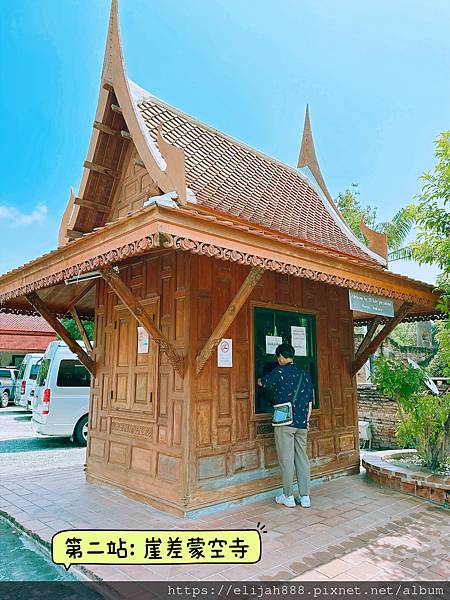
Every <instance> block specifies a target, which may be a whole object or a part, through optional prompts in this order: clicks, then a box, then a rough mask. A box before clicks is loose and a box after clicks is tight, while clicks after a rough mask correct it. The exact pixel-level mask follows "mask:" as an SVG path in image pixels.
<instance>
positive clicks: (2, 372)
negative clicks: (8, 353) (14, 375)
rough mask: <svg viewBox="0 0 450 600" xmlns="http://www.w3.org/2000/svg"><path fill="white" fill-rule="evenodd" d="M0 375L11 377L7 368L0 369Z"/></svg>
mask: <svg viewBox="0 0 450 600" xmlns="http://www.w3.org/2000/svg"><path fill="white" fill-rule="evenodd" d="M0 377H9V378H11V371H10V370H9V369H0Z"/></svg>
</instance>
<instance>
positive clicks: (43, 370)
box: [36, 358, 50, 385]
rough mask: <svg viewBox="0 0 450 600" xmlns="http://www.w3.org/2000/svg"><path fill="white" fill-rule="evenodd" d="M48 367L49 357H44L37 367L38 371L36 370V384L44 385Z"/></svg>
mask: <svg viewBox="0 0 450 600" xmlns="http://www.w3.org/2000/svg"><path fill="white" fill-rule="evenodd" d="M49 367H50V359H49V358H45V359H44V360H43V361H42V362H41V366H40V367H39V371H38V374H37V379H36V384H37V385H45V382H46V381H47V375H48V368H49Z"/></svg>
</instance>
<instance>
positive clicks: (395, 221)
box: [336, 183, 412, 258]
mask: <svg viewBox="0 0 450 600" xmlns="http://www.w3.org/2000/svg"><path fill="white" fill-rule="evenodd" d="M359 195H360V192H359V190H358V184H357V183H352V185H351V187H350V188H349V189H347V190H345V192H343V193H342V192H341V193H340V194H339V195H338V197H337V198H336V204H337V207H338V208H339V210H340V212H341V213H342V216H343V217H344V219H345V220H346V222H347V224H348V226H349V227H350V229H351V230H352V231H353V232H354V233H355V235H356V236H357V237H358V238H359V239H360V240H361V241H362V242H364V243H367V240H366V239H365V236H364V234H363V233H362V231H361V226H360V222H361V217H364V222H365V224H366V225H367V227H370V229H373V230H374V231H378V232H379V233H384V234H386V236H387V242H388V249H389V251H390V255H391V253H393V252H394V251H397V250H398V249H399V248H401V247H402V245H403V244H404V242H405V239H406V237H407V236H408V234H409V232H410V231H411V227H412V216H411V214H410V212H409V210H408V209H406V208H401V209H400V210H399V211H398V212H397V213H396V214H395V215H394V216H393V217H392V219H391V220H390V221H381V222H377V209H376V208H375V207H373V206H370V205H368V206H363V205H362V204H361V201H360V199H359ZM390 255H389V258H390Z"/></svg>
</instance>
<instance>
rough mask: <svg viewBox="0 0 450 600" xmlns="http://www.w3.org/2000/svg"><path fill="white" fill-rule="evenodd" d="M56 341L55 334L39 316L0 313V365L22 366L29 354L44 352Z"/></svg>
mask: <svg viewBox="0 0 450 600" xmlns="http://www.w3.org/2000/svg"><path fill="white" fill-rule="evenodd" d="M54 339H55V332H54V331H53V329H52V328H51V327H50V325H48V323H47V322H46V321H45V320H44V319H43V318H42V317H40V316H37V315H16V314H11V313H4V312H0V364H1V366H10V365H11V366H12V365H16V366H17V365H18V364H20V362H21V360H22V358H23V356H25V354H27V353H28V352H40V351H44V350H45V349H46V348H47V346H48V344H49V343H50V342H51V341H52V340H54Z"/></svg>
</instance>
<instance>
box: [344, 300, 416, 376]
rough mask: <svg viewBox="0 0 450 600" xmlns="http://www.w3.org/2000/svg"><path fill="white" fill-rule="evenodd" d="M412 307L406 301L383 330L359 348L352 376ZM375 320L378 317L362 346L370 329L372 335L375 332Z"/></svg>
mask: <svg viewBox="0 0 450 600" xmlns="http://www.w3.org/2000/svg"><path fill="white" fill-rule="evenodd" d="M412 307H413V304H412V303H410V302H404V303H403V304H402V305H401V306H400V308H399V309H398V311H397V314H395V315H394V316H393V317H392V319H389V321H388V322H387V323H386V325H385V326H384V327H383V329H382V330H381V331H379V332H378V333H377V335H376V336H375V337H374V338H373V339H372V340H371V341H367V342H366V344H365V347H364V348H363V349H361V347H360V348H358V352H357V353H356V356H355V360H354V361H353V363H352V376H355V375H356V373H357V372H358V371H359V370H360V368H361V367H362V366H363V365H364V364H365V362H366V361H367V360H368V358H369V356H370V355H371V354H373V353H374V352H375V351H376V349H377V348H378V347H379V346H380V344H381V343H382V342H383V341H384V340H385V339H386V338H387V336H388V335H389V334H390V333H391V331H392V330H393V329H394V328H395V327H396V326H397V325H398V324H399V323H400V322H401V321H402V320H403V319H404V318H405V317H406V315H407V314H408V313H410V312H411V309H412ZM375 322H376V319H375V320H374V322H373V323H372V325H371V327H370V329H369V331H368V332H367V335H366V337H365V338H364V340H363V341H362V342H361V346H362V344H363V343H364V341H365V340H366V338H367V337H368V334H369V332H370V331H372V334H371V335H373V334H374V333H375V329H376V326H375ZM377 325H378V324H377Z"/></svg>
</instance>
